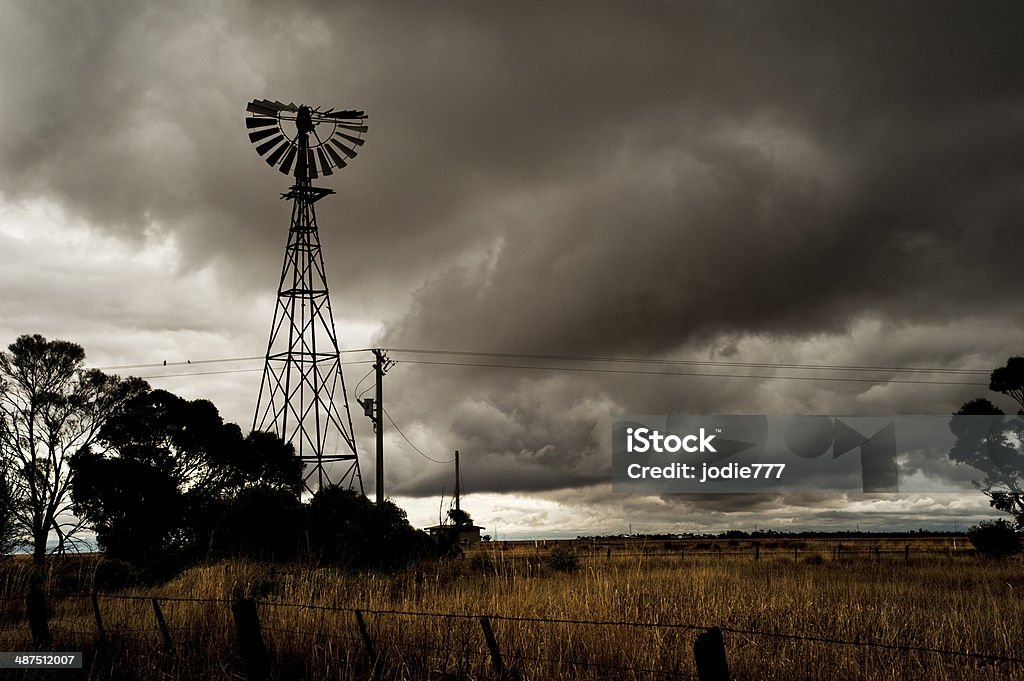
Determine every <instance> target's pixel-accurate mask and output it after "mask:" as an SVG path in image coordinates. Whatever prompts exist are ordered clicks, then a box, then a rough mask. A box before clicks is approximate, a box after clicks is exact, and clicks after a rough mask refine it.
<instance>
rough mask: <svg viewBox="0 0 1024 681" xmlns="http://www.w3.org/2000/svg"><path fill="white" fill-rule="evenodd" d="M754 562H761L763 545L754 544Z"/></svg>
mask: <svg viewBox="0 0 1024 681" xmlns="http://www.w3.org/2000/svg"><path fill="white" fill-rule="evenodd" d="M754 560H761V545H760V544H754Z"/></svg>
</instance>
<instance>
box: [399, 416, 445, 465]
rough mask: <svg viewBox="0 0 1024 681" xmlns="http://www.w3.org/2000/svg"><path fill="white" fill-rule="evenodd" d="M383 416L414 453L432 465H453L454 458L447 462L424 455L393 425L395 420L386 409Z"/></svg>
mask: <svg viewBox="0 0 1024 681" xmlns="http://www.w3.org/2000/svg"><path fill="white" fill-rule="evenodd" d="M384 415H385V416H387V417H388V421H390V422H391V425H392V426H394V427H395V430H397V431H398V434H399V435H401V436H402V439H403V440H405V441H406V442H407V443H409V446H410V447H412V448H413V449H414V450H415V451H416V453H417V454H419V455H420V456H422V457H423V458H424V459H426V460H427V461H433V462H434V463H439V464H449V463H453V462H454V461H455V459H454V458H452V459H449V460H448V461H438V460H437V459H435V458H433V457H431V456H427V455H426V454H424V453H423V451H422V450H421V449H420V448H419V447H417V446H416V445H414V444H413V443H412V440H410V439H409V438H408V437H406V435H405V433H403V432H402V429H401V428H399V427H398V424H397V423H395V420H394V419H393V418H391V414H389V413H388V410H387V409H384Z"/></svg>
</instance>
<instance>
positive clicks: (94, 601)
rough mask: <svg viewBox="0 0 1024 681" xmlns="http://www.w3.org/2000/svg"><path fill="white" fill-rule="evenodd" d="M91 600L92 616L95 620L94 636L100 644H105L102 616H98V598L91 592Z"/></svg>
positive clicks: (105, 635)
mask: <svg viewBox="0 0 1024 681" xmlns="http://www.w3.org/2000/svg"><path fill="white" fill-rule="evenodd" d="M91 598H92V614H93V616H94V617H95V618H96V636H97V637H99V640H100V643H106V641H107V630H106V629H104V628H103V615H101V614H100V598H99V596H98V595H97V594H96V593H95V592H93V594H92V596H91Z"/></svg>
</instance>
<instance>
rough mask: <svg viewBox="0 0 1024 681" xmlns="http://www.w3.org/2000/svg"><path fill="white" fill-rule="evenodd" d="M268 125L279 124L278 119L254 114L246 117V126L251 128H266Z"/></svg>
mask: <svg viewBox="0 0 1024 681" xmlns="http://www.w3.org/2000/svg"><path fill="white" fill-rule="evenodd" d="M268 125H277V119H276V118H263V117H260V118H255V117H253V116H250V117H249V118H246V119H245V127H247V128H250V129H251V128H265V127H267V126H268Z"/></svg>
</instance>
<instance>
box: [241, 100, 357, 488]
mask: <svg viewBox="0 0 1024 681" xmlns="http://www.w3.org/2000/svg"><path fill="white" fill-rule="evenodd" d="M246 111H247V112H248V113H249V114H250V115H249V116H247V117H246V119H245V126H246V128H248V129H249V130H250V132H249V139H250V140H251V141H252V143H253V144H254V145H255V146H256V151H257V152H258V153H259V154H260V156H263V157H264V159H265V160H266V162H267V163H268V164H269V165H270V167H272V168H277V169H278V170H280V171H281V172H282V173H284V174H285V175H292V176H294V177H295V184H293V185H292V186H291V187H290V188H289V190H288V192H287V193H285V194H282V195H281V196H282V198H286V199H288V200H290V201H291V202H292V217H291V226H290V227H289V229H288V245H287V246H286V247H285V256H284V265H283V267H282V268H281V280H280V283H279V285H278V290H277V304H276V306H275V308H274V321H273V323H272V324H271V326H270V340H269V341H268V343H267V355H266V363H265V364H264V368H263V381H262V383H261V384H260V394H259V398H258V399H257V404H256V414H255V416H254V417H253V429H258V430H270V431H273V432H276V433H277V434H278V435H280V436H281V437H282V438H284V440H285V441H287V442H291V443H292V445H293V446H294V447H295V450H296V452H297V453H298V454H299V456H300V457H301V458H302V461H303V462H304V463H305V464H306V470H305V474H304V475H305V481H306V488H307V489H309V490H310V491H313V489H314V485H315V486H316V488H319V487H322V486H323V485H324V484H337V485H341V486H346V485H347V486H348V487H349V488H357V489H358V490H359V491H360V492H361V493H362V492H363V478H362V475H361V474H360V472H359V458H358V456H357V453H356V443H355V438H354V436H353V432H352V416H351V414H350V413H349V408H348V395H347V393H346V392H345V378H344V375H343V374H342V370H341V356H340V354H339V352H338V338H337V335H336V333H335V330H334V314H333V312H332V311H331V301H330V296H329V293H328V289H327V275H326V273H325V271H324V260H323V256H322V254H321V252H320V236H319V234H318V232H317V224H316V212H315V211H314V208H313V204H315V203H316V202H317V201H319V200H320V199H322V198H323V197H325V196H327V195H328V194H333V193H334V191H333V190H331V189H325V188H323V187H314V186H312V184H311V183H310V181H311V180H313V179H316V178H317V177H319V176H320V175H333V174H334V170H335V169H336V168H344V167H345V165H346V159H351V158H354V157H355V155H356V147H359V146H361V145H362V144H363V140H362V134H363V133H364V132H366V125H364V121H365V120H366V114H365V113H363V112H362V111H352V110H348V111H334V110H333V109H327V110H326V111H321V110H320V109H318V108H313V107H309V106H305V105H300V106H296V105H295V104H282V103H281V102H271V101H268V100H266V99H255V100H253V101H251V102H249V105H248V106H247V107H246ZM330 464H334V465H330ZM329 469H330V470H329Z"/></svg>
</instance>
